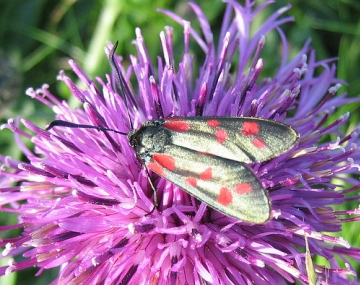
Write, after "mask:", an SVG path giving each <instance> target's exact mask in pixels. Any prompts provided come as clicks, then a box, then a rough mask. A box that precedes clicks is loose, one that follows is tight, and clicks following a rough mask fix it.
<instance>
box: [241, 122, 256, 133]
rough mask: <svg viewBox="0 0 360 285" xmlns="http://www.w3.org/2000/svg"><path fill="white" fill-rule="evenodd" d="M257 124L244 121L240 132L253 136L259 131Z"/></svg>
mask: <svg viewBox="0 0 360 285" xmlns="http://www.w3.org/2000/svg"><path fill="white" fill-rule="evenodd" d="M259 130H260V129H259V124H258V123H256V122H244V124H243V128H242V134H243V135H244V136H253V135H256V134H257V133H259Z"/></svg>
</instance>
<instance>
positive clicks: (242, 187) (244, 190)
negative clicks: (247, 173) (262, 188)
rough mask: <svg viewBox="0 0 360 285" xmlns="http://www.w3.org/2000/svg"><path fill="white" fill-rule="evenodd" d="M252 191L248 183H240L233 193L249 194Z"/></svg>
mask: <svg viewBox="0 0 360 285" xmlns="http://www.w3.org/2000/svg"><path fill="white" fill-rule="evenodd" d="M251 191H252V188H251V185H250V184H249V183H246V182H245V183H241V184H237V185H236V186H235V192H236V193H237V194H240V195H243V194H249V193H250V192H251Z"/></svg>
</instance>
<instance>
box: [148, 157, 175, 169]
mask: <svg viewBox="0 0 360 285" xmlns="http://www.w3.org/2000/svg"><path fill="white" fill-rule="evenodd" d="M152 158H153V159H154V160H155V161H156V162H157V163H159V164H160V165H161V166H162V167H164V168H166V169H168V170H174V169H175V168H176V166H175V159H174V158H173V157H172V156H171V155H168V154H163V153H155V154H153V155H152Z"/></svg>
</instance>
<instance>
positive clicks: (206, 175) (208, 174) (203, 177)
mask: <svg viewBox="0 0 360 285" xmlns="http://www.w3.org/2000/svg"><path fill="white" fill-rule="evenodd" d="M211 178H212V168H211V167H209V168H206V169H205V170H204V171H203V172H202V173H200V179H201V180H209V179H211Z"/></svg>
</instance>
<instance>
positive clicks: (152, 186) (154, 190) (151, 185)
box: [144, 165, 158, 216]
mask: <svg viewBox="0 0 360 285" xmlns="http://www.w3.org/2000/svg"><path fill="white" fill-rule="evenodd" d="M144 169H145V171H146V176H147V178H148V181H149V184H150V187H151V189H152V190H153V192H154V208H152V210H151V211H150V212H149V213H147V214H146V215H145V216H149V215H151V214H152V213H154V211H155V209H156V208H157V206H158V198H157V193H156V189H155V185H154V183H153V182H152V180H151V177H150V174H149V170H148V168H147V167H146V165H144Z"/></svg>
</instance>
